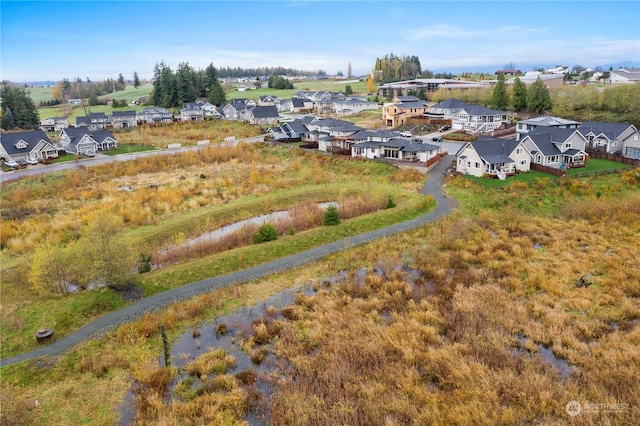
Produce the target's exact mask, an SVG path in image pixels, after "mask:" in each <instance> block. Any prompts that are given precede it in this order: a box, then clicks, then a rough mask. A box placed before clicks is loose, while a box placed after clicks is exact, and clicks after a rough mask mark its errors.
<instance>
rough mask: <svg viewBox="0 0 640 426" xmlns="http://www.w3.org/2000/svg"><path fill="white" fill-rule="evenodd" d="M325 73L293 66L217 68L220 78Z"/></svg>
mask: <svg viewBox="0 0 640 426" xmlns="http://www.w3.org/2000/svg"><path fill="white" fill-rule="evenodd" d="M322 73H324V74H325V75H326V73H325V72H324V71H322V70H318V71H301V70H296V69H293V68H284V67H258V68H240V67H234V68H231V67H225V68H219V69H218V76H219V77H220V78H228V77H230V78H240V77H254V78H256V77H262V76H268V75H286V76H298V75H304V76H314V75H321V74H322Z"/></svg>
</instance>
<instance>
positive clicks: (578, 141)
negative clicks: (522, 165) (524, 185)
mask: <svg viewBox="0 0 640 426" xmlns="http://www.w3.org/2000/svg"><path fill="white" fill-rule="evenodd" d="M522 143H523V144H524V146H525V147H526V148H527V150H528V151H529V152H530V153H531V162H532V163H536V164H541V165H543V166H547V167H553V168H555V169H569V168H575V167H584V164H585V161H586V159H587V153H586V152H585V147H586V143H587V139H586V138H585V137H584V136H583V135H582V134H581V133H580V132H579V131H578V129H575V128H572V129H560V128H555V127H550V128H540V129H539V130H537V131H532V132H529V133H528V134H527V135H526V136H525V137H524V138H522Z"/></svg>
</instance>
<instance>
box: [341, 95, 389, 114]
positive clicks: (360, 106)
mask: <svg viewBox="0 0 640 426" xmlns="http://www.w3.org/2000/svg"><path fill="white" fill-rule="evenodd" d="M332 108H333V113H334V114H336V115H338V116H340V115H352V114H357V113H359V112H362V111H366V110H374V109H378V108H380V106H379V105H378V103H377V102H370V101H367V100H364V99H360V98H351V97H349V98H346V99H336V100H334V101H333V107H332Z"/></svg>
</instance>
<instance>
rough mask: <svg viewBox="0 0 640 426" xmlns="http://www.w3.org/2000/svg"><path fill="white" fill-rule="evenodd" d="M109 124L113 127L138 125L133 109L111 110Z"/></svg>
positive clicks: (121, 127) (120, 127)
mask: <svg viewBox="0 0 640 426" xmlns="http://www.w3.org/2000/svg"><path fill="white" fill-rule="evenodd" d="M111 125H112V126H113V128H114V129H126V128H129V127H136V126H137V125H138V118H137V115H136V112H135V111H134V110H130V111H113V113H111Z"/></svg>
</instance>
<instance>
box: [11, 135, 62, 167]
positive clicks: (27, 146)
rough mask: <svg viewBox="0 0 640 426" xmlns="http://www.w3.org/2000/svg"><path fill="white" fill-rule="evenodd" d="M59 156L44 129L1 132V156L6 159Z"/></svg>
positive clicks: (41, 158) (44, 158)
mask: <svg viewBox="0 0 640 426" xmlns="http://www.w3.org/2000/svg"><path fill="white" fill-rule="evenodd" d="M57 156H58V148H56V147H55V146H54V145H53V144H52V143H51V140H49V137H48V136H47V134H46V133H45V132H44V131H43V130H32V131H29V132H14V133H2V134H0V157H2V158H3V159H4V160H6V161H8V160H13V161H17V160H27V159H30V158H33V159H36V160H38V161H42V160H46V159H47V158H55V157H57Z"/></svg>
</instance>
